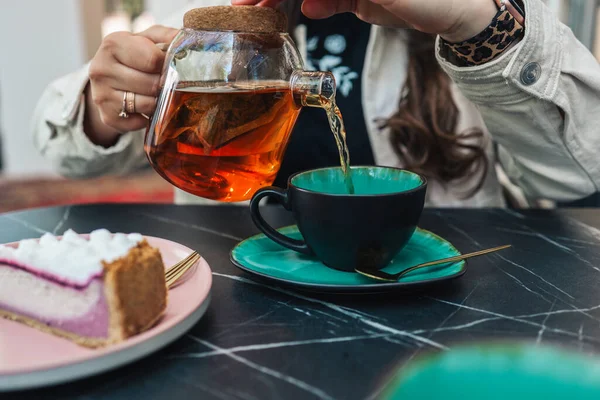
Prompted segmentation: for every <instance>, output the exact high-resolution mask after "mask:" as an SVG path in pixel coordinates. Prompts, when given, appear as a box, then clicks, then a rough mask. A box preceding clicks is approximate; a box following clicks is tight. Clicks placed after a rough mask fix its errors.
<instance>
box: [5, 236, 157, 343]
mask: <svg viewBox="0 0 600 400" xmlns="http://www.w3.org/2000/svg"><path fill="white" fill-rule="evenodd" d="M166 306H167V288H166V284H165V268H164V264H163V261H162V258H161V255H160V252H159V251H158V250H157V249H155V248H153V247H151V246H150V245H149V244H148V242H147V241H146V240H145V239H144V238H143V237H142V235H140V234H135V233H134V234H122V233H117V234H112V233H110V232H109V231H107V230H105V229H101V230H96V231H94V232H92V233H91V234H90V235H89V237H84V236H80V235H78V234H77V233H75V232H73V231H72V230H69V231H67V232H66V233H65V234H64V236H62V238H58V237H56V236H53V235H51V234H45V235H44V236H42V237H41V238H40V239H39V240H37V239H28V240H23V241H21V242H19V244H18V246H17V247H10V246H2V245H0V317H4V318H8V319H11V320H14V321H18V322H21V323H24V324H27V325H30V326H32V327H34V328H37V329H40V330H42V331H44V332H48V333H51V334H54V335H58V336H62V337H65V338H67V339H70V340H72V341H74V342H76V343H78V344H80V345H83V346H86V347H100V346H105V345H107V344H111V343H117V342H120V341H122V340H124V339H126V338H128V337H130V336H133V335H136V334H138V333H140V332H143V331H144V330H147V329H148V328H150V327H152V325H154V324H155V323H156V322H157V321H158V320H159V319H160V317H161V316H162V314H163V313H164V311H165V308H166Z"/></svg>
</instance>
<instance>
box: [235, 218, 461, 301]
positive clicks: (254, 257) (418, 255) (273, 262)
mask: <svg viewBox="0 0 600 400" xmlns="http://www.w3.org/2000/svg"><path fill="white" fill-rule="evenodd" d="M278 231H279V232H280V233H282V234H284V235H287V236H290V237H292V238H295V239H301V238H302V236H301V234H300V232H298V228H297V227H296V225H293V226H288V227H285V228H281V229H279V230H278ZM460 254H461V253H460V252H459V251H458V250H457V249H456V248H455V247H454V246H453V245H452V244H451V243H450V242H448V241H446V240H445V239H442V238H440V237H439V236H437V235H435V234H433V233H431V232H429V231H426V230H424V229H419V228H417V230H416V231H415V233H414V234H413V236H412V237H411V239H410V241H409V242H408V243H407V244H406V246H405V247H404V248H403V249H402V250H401V251H400V253H398V255H397V256H396V257H395V258H394V260H393V261H392V263H391V264H390V265H388V266H387V267H386V268H384V269H383V270H384V271H386V272H390V273H394V272H400V271H401V270H403V269H406V268H409V267H411V266H413V265H416V264H420V263H422V262H426V261H433V260H438V259H441V258H446V257H452V256H456V255H460ZM231 261H232V262H233V264H235V265H236V266H238V267H239V268H241V269H243V270H245V271H247V272H249V273H252V274H255V275H258V276H261V277H263V278H268V279H271V280H274V281H277V282H279V283H283V284H287V285H292V286H296V287H300V288H303V289H307V290H314V291H331V292H380V291H390V290H398V289H408V288H412V287H415V286H419V285H423V284H430V283H434V282H439V281H442V280H447V279H453V278H457V277H459V276H461V275H462V274H464V272H465V261H460V262H456V263H453V264H450V265H448V264H445V265H436V266H432V267H428V268H423V269H419V270H417V271H414V272H413V273H409V274H407V275H406V276H405V277H404V278H402V279H401V280H400V281H399V282H396V283H379V282H376V281H374V280H372V279H369V278H367V277H365V276H363V275H360V274H358V273H356V272H345V271H339V270H335V269H332V268H329V267H326V266H325V265H323V264H322V263H321V262H319V261H318V260H316V259H315V258H314V257H311V256H306V255H303V254H301V253H298V252H295V251H293V250H289V249H287V248H285V247H283V246H280V245H278V244H276V243H275V242H273V241H272V240H270V239H268V238H267V237H266V236H264V235H263V234H260V235H256V236H253V237H251V238H248V239H246V240H244V241H242V242H241V243H239V244H238V245H237V246H236V247H235V248H234V249H233V250H232V251H231Z"/></svg>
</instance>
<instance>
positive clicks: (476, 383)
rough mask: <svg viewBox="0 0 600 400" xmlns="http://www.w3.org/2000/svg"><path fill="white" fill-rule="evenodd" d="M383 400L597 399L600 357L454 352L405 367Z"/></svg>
mask: <svg viewBox="0 0 600 400" xmlns="http://www.w3.org/2000/svg"><path fill="white" fill-rule="evenodd" d="M388 382H389V383H388V384H387V385H386V388H385V389H384V390H383V391H382V394H381V396H380V397H379V399H381V400H404V399H442V400H480V399H485V400H533V399H543V400H565V399H577V400H597V399H600V358H598V357H594V356H590V355H583V354H581V353H579V352H578V351H577V349H574V348H571V349H569V348H562V347H555V346H548V345H542V346H540V345H539V344H536V343H525V342H523V343H518V342H505V343H479V344H475V345H463V346H457V347H453V348H452V350H451V351H445V352H440V353H437V354H429V355H427V356H422V357H420V358H417V359H416V360H415V361H413V362H411V363H409V364H408V365H402V366H401V367H400V368H399V369H398V371H397V372H395V373H394V374H393V375H392V378H391V379H388Z"/></svg>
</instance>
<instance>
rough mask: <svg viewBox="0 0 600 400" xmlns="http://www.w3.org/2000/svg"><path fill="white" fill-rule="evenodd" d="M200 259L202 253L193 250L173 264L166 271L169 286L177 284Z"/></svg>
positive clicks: (169, 287)
mask: <svg viewBox="0 0 600 400" xmlns="http://www.w3.org/2000/svg"><path fill="white" fill-rule="evenodd" d="M199 259H200V254H198V253H197V252H195V251H194V252H192V253H191V254H190V255H189V256H187V257H186V258H184V259H183V260H181V261H179V262H178V263H177V264H174V265H173V266H171V267H170V268H169V269H168V270H167V271H166V272H165V280H166V282H167V288H168V289H171V288H172V287H173V286H175V283H176V282H177V280H178V279H179V278H181V277H182V276H183V274H185V273H186V271H187V270H188V269H190V268H191V267H192V266H193V265H194V264H196V262H197V261H198V260H199Z"/></svg>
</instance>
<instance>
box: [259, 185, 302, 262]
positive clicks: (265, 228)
mask: <svg viewBox="0 0 600 400" xmlns="http://www.w3.org/2000/svg"><path fill="white" fill-rule="evenodd" d="M269 196H272V197H274V198H276V199H277V200H278V201H279V202H280V203H281V205H282V206H283V208H285V209H286V210H288V211H291V210H290V203H289V199H288V194H287V191H286V190H283V189H280V188H278V187H274V186H269V187H265V188H262V189H259V190H257V191H256V193H255V194H254V196H252V200H250V214H251V215H252V221H253V222H254V225H256V227H257V228H258V229H260V230H261V231H262V232H263V233H264V234H265V236H267V237H268V238H269V239H271V240H272V241H274V242H275V243H277V244H280V245H282V246H283V247H287V248H288V249H290V250H294V251H297V252H298V253H302V254H306V255H309V256H310V255H312V254H313V253H312V251H311V250H310V248H309V247H308V246H307V245H306V242H304V241H303V240H298V239H292V238H291V237H288V236H285V235H282V234H281V233H279V232H278V231H277V230H275V229H274V228H273V227H272V226H271V225H269V224H268V223H267V221H265V219H264V218H263V216H262V215H261V213H260V209H259V203H260V201H261V200H262V199H263V198H264V197H269Z"/></svg>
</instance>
